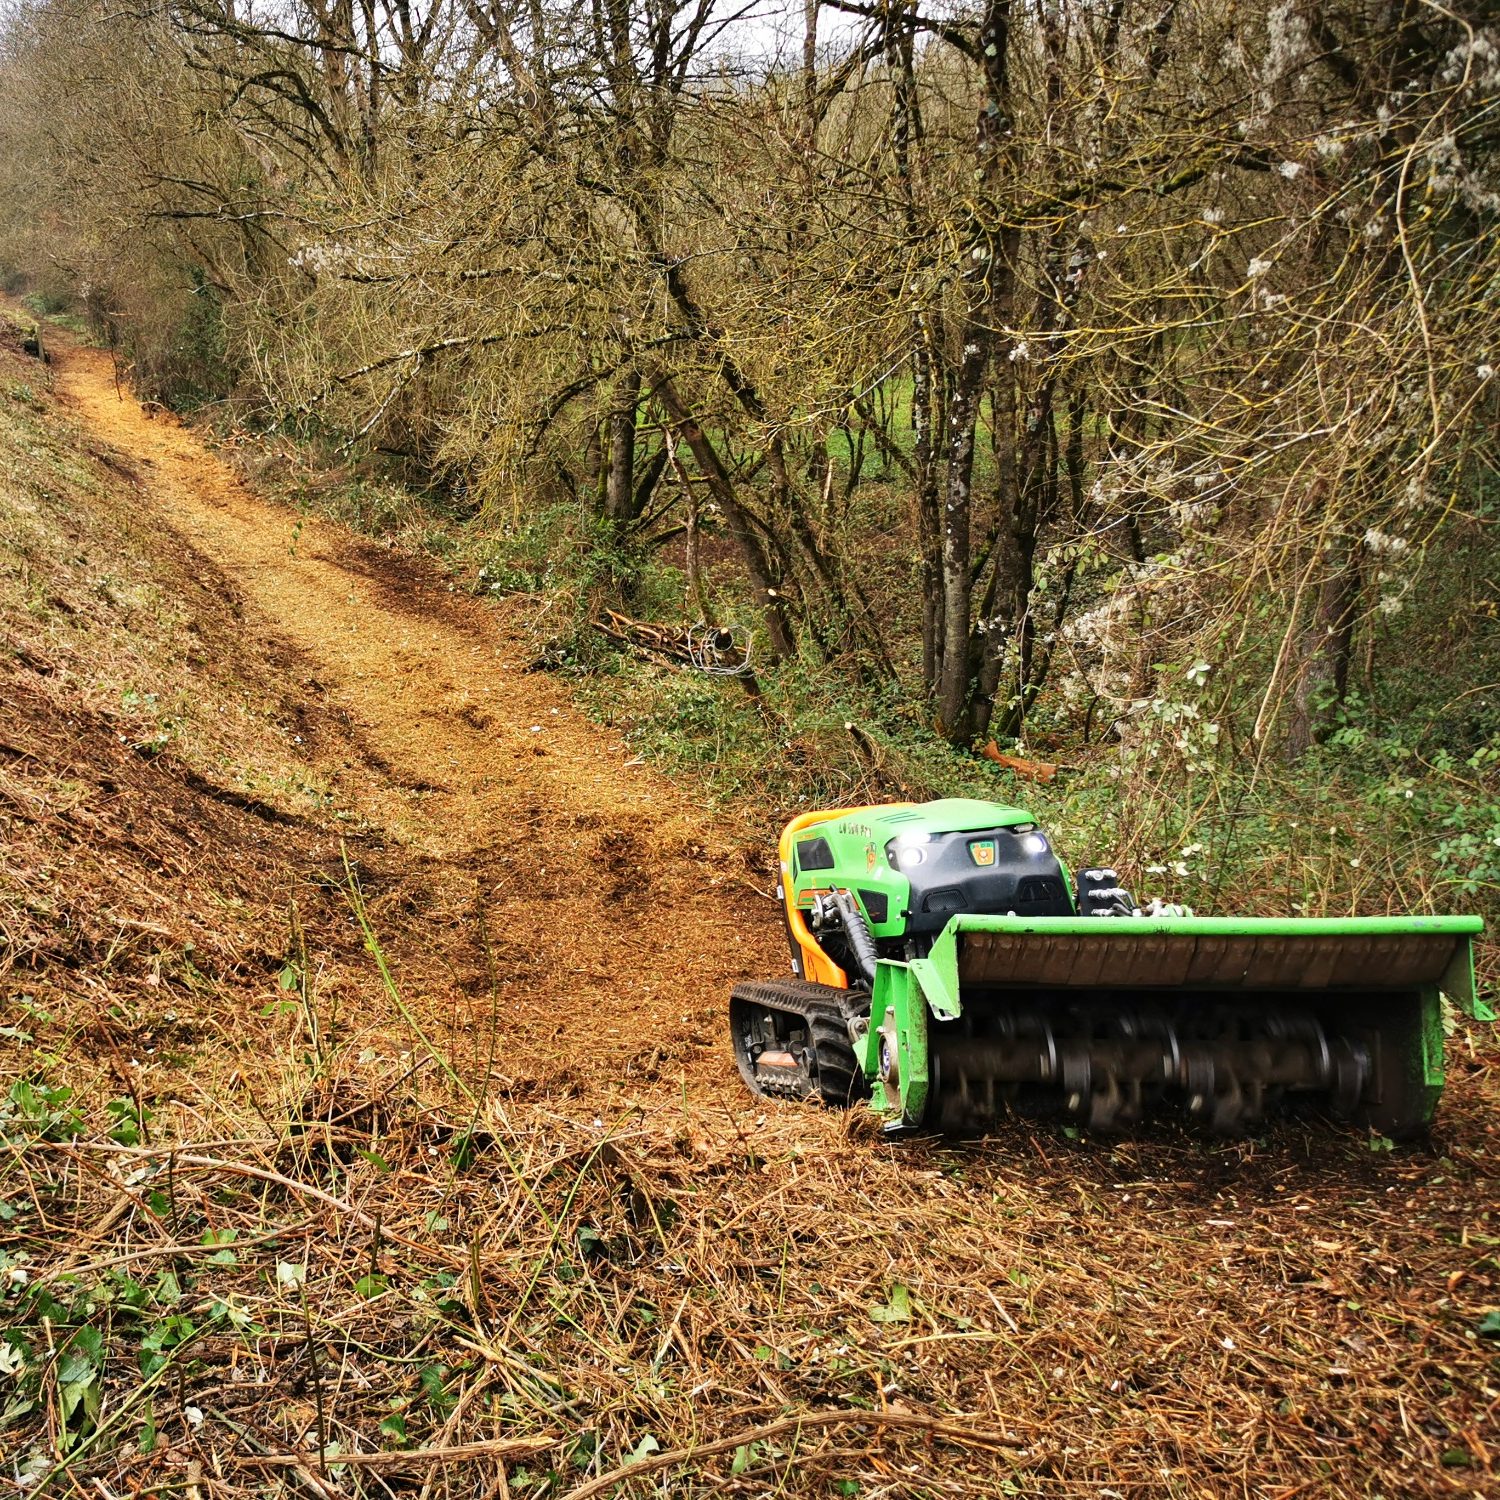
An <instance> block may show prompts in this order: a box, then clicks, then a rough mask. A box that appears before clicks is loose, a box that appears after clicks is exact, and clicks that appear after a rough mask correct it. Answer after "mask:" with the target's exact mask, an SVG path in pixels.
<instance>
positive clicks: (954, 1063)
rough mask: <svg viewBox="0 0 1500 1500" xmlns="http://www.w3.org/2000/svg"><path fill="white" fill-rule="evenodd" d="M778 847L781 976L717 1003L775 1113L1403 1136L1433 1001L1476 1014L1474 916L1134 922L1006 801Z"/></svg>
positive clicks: (1432, 1057)
mask: <svg viewBox="0 0 1500 1500" xmlns="http://www.w3.org/2000/svg"><path fill="white" fill-rule="evenodd" d="M779 853H780V861H781V885H780V889H779V893H778V894H779V895H780V896H781V898H782V901H783V904H784V914H785V918H786V927H787V936H788V941H789V944H790V947H791V957H792V972H793V975H794V977H793V978H791V979H780V980H763V981H758V982H748V983H744V984H740V985H737V986H736V987H735V989H734V991H733V994H732V996H731V999H730V1031H731V1036H732V1039H733V1044H734V1050H735V1058H736V1061H737V1063H738V1065H739V1069H740V1074H741V1076H742V1077H743V1078H744V1080H745V1082H746V1084H747V1085H748V1086H749V1087H750V1088H751V1089H752V1090H753V1091H754V1092H756V1093H758V1094H761V1095H763V1096H765V1097H767V1098H771V1099H778V1098H779V1099H789V1100H806V1099H814V1098H815V1099H819V1100H821V1101H822V1102H823V1103H825V1104H831V1105H845V1104H851V1103H854V1102H855V1101H857V1100H862V1099H868V1100H869V1101H870V1104H871V1106H872V1107H873V1108H874V1109H875V1110H876V1111H877V1112H878V1113H879V1114H880V1115H881V1117H882V1118H883V1120H884V1122H885V1124H886V1127H887V1128H888V1129H890V1130H892V1131H910V1130H916V1129H928V1130H939V1131H952V1132H959V1133H973V1132H982V1131H984V1130H986V1129H987V1128H989V1127H990V1126H991V1125H993V1124H994V1123H995V1122H996V1121H997V1120H998V1119H999V1118H1000V1117H1001V1116H1003V1115H1004V1114H1006V1113H1007V1112H1010V1111H1016V1112H1020V1113H1023V1114H1043V1115H1045V1114H1053V1115H1061V1116H1064V1117H1067V1118H1070V1119H1073V1120H1076V1121H1078V1122H1079V1123H1081V1124H1084V1125H1086V1126H1088V1127H1090V1128H1091V1129H1093V1130H1096V1131H1101V1132H1119V1131H1128V1130H1129V1129H1131V1128H1132V1127H1133V1126H1135V1125H1136V1124H1138V1123H1139V1122H1141V1121H1143V1120H1145V1119H1148V1118H1150V1117H1152V1116H1154V1115H1160V1114H1168V1115H1171V1114H1176V1115H1178V1116H1179V1117H1185V1118H1187V1119H1189V1120H1192V1121H1196V1122H1199V1123H1201V1124H1202V1125H1204V1126H1205V1127H1207V1128H1208V1129H1210V1130H1213V1131H1215V1132H1219V1133H1225V1134H1233V1133H1240V1132H1243V1131H1246V1130H1249V1129H1252V1128H1253V1127H1255V1126H1256V1125H1257V1124H1258V1123H1259V1122H1260V1121H1261V1120H1263V1119H1265V1118H1266V1117H1267V1116H1268V1115H1270V1114H1272V1113H1275V1112H1277V1111H1280V1110H1283V1109H1286V1108H1290V1107H1301V1108H1309V1109H1311V1110H1314V1111H1316V1112H1318V1113H1321V1114H1324V1115H1330V1116H1333V1117H1336V1118H1341V1119H1345V1120H1348V1121H1351V1122H1353V1123H1354V1124H1355V1125H1357V1126H1360V1127H1364V1128H1368V1129H1370V1130H1373V1131H1377V1132H1379V1133H1380V1134H1382V1135H1386V1136H1390V1137H1392V1138H1401V1137H1409V1136H1412V1135H1417V1134H1420V1133H1421V1132H1422V1131H1424V1130H1425V1129H1426V1128H1427V1126H1428V1125H1429V1124H1430V1123H1431V1121H1432V1118H1433V1113H1434V1111H1435V1110H1436V1108H1437V1103H1438V1099H1439V1096H1440V1095H1441V1094H1442V1091H1443V1081H1444V1073H1443V1037H1444V1024H1443V1010H1442V1005H1443V996H1445V995H1446V996H1447V997H1448V998H1449V999H1450V1000H1451V1001H1452V1002H1453V1003H1454V1004H1455V1005H1457V1006H1459V1007H1461V1008H1462V1009H1463V1010H1464V1011H1466V1012H1467V1014H1469V1015H1470V1016H1472V1017H1474V1018H1476V1019H1479V1020H1493V1019H1494V1015H1493V1013H1492V1012H1491V1011H1490V1010H1489V1009H1488V1007H1486V1006H1485V1005H1484V1004H1483V1003H1482V1002H1481V1001H1480V1000H1479V999H1478V997H1477V995H1476V993H1475V989H1474V970H1473V958H1472V952H1471V948H1472V941H1473V938H1474V936H1475V935H1476V934H1477V933H1479V932H1480V931H1482V930H1483V923H1482V922H1481V921H1480V919H1479V918H1478V917H1469V916H1446V917H1433V916H1413V917H1355V918H1285V919H1283V918H1276V917H1269V918H1267V917H1200V916H1195V915H1193V914H1191V913H1190V912H1187V911H1186V910H1185V909H1183V908H1179V907H1165V908H1162V907H1158V906H1153V907H1152V908H1151V909H1150V910H1147V911H1142V910H1141V909H1140V908H1138V907H1137V906H1136V905H1135V904H1134V902H1133V900H1132V899H1131V897H1130V895H1129V893H1128V892H1126V891H1124V890H1122V889H1121V888H1120V886H1119V883H1118V881H1117V879H1116V877H1115V874H1114V872H1113V871H1112V870H1109V869H1087V870H1082V871H1080V872H1079V873H1078V874H1077V875H1076V877H1075V875H1074V873H1073V871H1071V870H1070V869H1069V868H1068V866H1067V865H1066V864H1065V863H1064V862H1063V861H1062V860H1061V859H1060V858H1059V857H1058V855H1057V853H1056V851H1055V850H1054V849H1053V847H1052V844H1051V841H1050V839H1049V838H1048V837H1047V835H1046V834H1045V833H1044V832H1043V831H1042V830H1041V828H1040V827H1038V825H1037V822H1036V820H1035V819H1034V818H1033V817H1032V816H1031V815H1030V814H1029V813H1027V812H1025V811H1024V810H1023V809H1021V808H1016V807H1007V806H1004V805H1003V804H1000V803H994V802H980V801H971V800H967V799H958V798H950V799H945V800H942V801H937V802H928V803H923V804H912V803H887V804H883V805H880V806H875V807H857V808H844V809H836V810H831V811H826V812H814V813H805V814H803V815H802V816H800V817H798V818H796V819H794V820H793V821H792V822H791V823H790V824H789V825H788V826H787V828H786V830H785V832H784V833H783V834H782V837H781V843H780V850H779Z"/></svg>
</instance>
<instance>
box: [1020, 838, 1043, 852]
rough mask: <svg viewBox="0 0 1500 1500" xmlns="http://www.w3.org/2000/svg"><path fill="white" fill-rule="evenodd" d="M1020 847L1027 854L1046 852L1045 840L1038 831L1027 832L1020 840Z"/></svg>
mask: <svg viewBox="0 0 1500 1500" xmlns="http://www.w3.org/2000/svg"><path fill="white" fill-rule="evenodd" d="M1021 847H1022V848H1023V849H1024V850H1025V851H1026V852H1027V853H1028V854H1045V853H1046V852H1047V840H1046V839H1045V838H1043V837H1042V835H1041V834H1039V833H1028V834H1027V835H1026V837H1025V838H1024V839H1022V840H1021Z"/></svg>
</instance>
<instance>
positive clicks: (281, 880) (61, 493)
mask: <svg viewBox="0 0 1500 1500" xmlns="http://www.w3.org/2000/svg"><path fill="white" fill-rule="evenodd" d="M53 342H54V343H56V344H59V345H61V339H60V338H57V339H54V341H53ZM54 352H55V354H56V356H57V360H58V363H57V364H56V365H55V366H54V367H53V369H52V370H51V371H49V369H48V368H47V367H45V366H43V365H42V364H41V363H39V362H38V361H37V360H36V359H35V358H31V357H28V356H27V355H26V354H24V353H23V351H22V348H21V342H20V339H19V338H18V337H16V336H13V335H12V333H11V332H10V331H9V330H8V329H0V643H3V650H0V698H3V703H4V713H3V719H0V836H3V843H0V986H3V994H4V997H5V1001H6V1008H5V1014H4V1017H3V1029H0V1045H3V1048H4V1056H5V1063H6V1074H7V1077H8V1078H9V1079H10V1080H11V1081H10V1082H9V1083H8V1084H7V1085H6V1093H5V1098H4V1101H3V1102H0V1140H3V1150H4V1179H3V1199H0V1278H3V1279H4V1292H3V1296H4V1307H5V1312H6V1317H5V1319H4V1324H5V1331H4V1332H3V1333H0V1450H3V1461H4V1467H5V1471H6V1474H7V1477H8V1478H10V1479H12V1480H13V1481H15V1482H16V1483H18V1484H19V1485H20V1486H21V1487H22V1489H23V1490H24V1491H26V1492H27V1493H30V1494H64V1493H67V1494H76V1495H81V1494H85V1493H87V1494H89V1495H98V1496H102V1497H107V1500H114V1497H116V1496H123V1495H126V1494H131V1495H148V1494H150V1495H167V1494H184V1495H187V1496H189V1497H191V1500H202V1497H205V1496H212V1497H229V1496H234V1495H249V1494H262V1493H265V1494H281V1493H288V1494H290V1493H295V1494H298V1495H303V1496H313V1497H318V1500H326V1497H329V1496H353V1495H366V1494H368V1495H372V1496H373V1495H384V1496H391V1495H394V1494H397V1493H399V1492H403V1491H405V1492H412V1493H419V1494H421V1495H422V1496H423V1497H427V1496H435V1495H440V1494H462V1495H479V1494H483V1495H486V1496H492V1495H493V1496H502V1497H503V1496H514V1497H517V1500H520V1497H527V1500H533V1497H542V1496H570V1497H572V1500H582V1497H584V1496H594V1495H599V1496H607V1495H611V1494H613V1495H617V1496H620V1497H627V1496H644V1495H648V1494H670V1495H674V1496H690V1495H699V1494H709V1493H716V1494H741V1495H767V1494H771V1493H785V1494H797V1495H827V1496H856V1495H857V1496H864V1497H875V1496H901V1497H918V1496H921V1497H941V1496H951V1495H985V1496H992V1495H1004V1494H1016V1495H1058V1496H1062V1495H1067V1496H1076V1495H1101V1496H1109V1497H1116V1500H1118V1497H1135V1496H1147V1495H1151V1496H1158V1495H1182V1496H1190V1495H1191V1496H1227V1495H1243V1496H1257V1497H1273V1496H1286V1497H1290V1496H1293V1495H1297V1496H1319V1495H1322V1496H1340V1497H1343V1496H1356V1495H1357V1496H1369V1497H1373V1496H1376V1495H1383V1496H1387V1497H1395V1496H1405V1495H1454V1496H1457V1495H1474V1496H1480V1495H1485V1494H1493V1493H1494V1488H1495V1484H1496V1471H1497V1469H1500V1438H1497V1437H1496V1433H1497V1431H1500V1424H1497V1421H1496V1416H1497V1413H1500V1369H1497V1355H1500V1271H1497V1265H1496V1262H1497V1259H1500V1213H1497V1211H1496V1208H1495V1204H1496V1200H1497V1191H1496V1190H1497V1185H1500V1170H1497V1167H1500V1163H1497V1153H1500V1128H1497V1118H1500V1117H1497V1112H1496V1105H1497V1103H1500V1069H1497V1051H1496V1048H1495V1045H1494V1042H1493V1040H1492V1039H1491V1038H1490V1037H1489V1036H1488V1035H1487V1034H1486V1033H1485V1032H1484V1031H1483V1030H1482V1029H1480V1028H1477V1027H1475V1028H1467V1029H1466V1028H1465V1027H1463V1026H1462V1025H1460V1027H1459V1029H1458V1031H1457V1032H1456V1034H1455V1035H1454V1036H1453V1037H1452V1039H1451V1044H1450V1045H1451V1049H1452V1057H1453V1067H1452V1076H1451V1080H1450V1085H1449V1089H1448V1093H1447V1095H1446V1096H1445V1099H1444V1103H1443V1108H1442V1112H1441V1116H1440V1120H1439V1124H1438V1128H1437V1131H1436V1133H1435V1136H1434V1138H1433V1141H1432V1143H1431V1146H1430V1148H1423V1149H1401V1150H1394V1151H1392V1150H1386V1149H1381V1148H1382V1147H1384V1146H1385V1145H1386V1144H1387V1143H1384V1142H1381V1141H1379V1140H1376V1141H1373V1142H1371V1141H1367V1140H1365V1139H1362V1138H1354V1137H1351V1136H1350V1135H1348V1134H1341V1133H1339V1132H1338V1131H1336V1130H1334V1129H1331V1128H1329V1127H1324V1126H1317V1125H1288V1126H1284V1127H1282V1128H1280V1129H1279V1130H1278V1131H1276V1132H1274V1133H1270V1134H1267V1135H1264V1136H1262V1137H1260V1138H1257V1139H1254V1140H1247V1141H1239V1142H1234V1143H1229V1144H1226V1143H1223V1142H1215V1141H1211V1140H1205V1139H1202V1138H1196V1137H1188V1136H1183V1135H1176V1134H1165V1133H1158V1134H1153V1135H1149V1136H1147V1137H1145V1138H1143V1139H1139V1140H1134V1141H1129V1142H1110V1141H1100V1140H1087V1139H1077V1138H1074V1137H1073V1136H1071V1135H1070V1134H1069V1133H1068V1132H1066V1131H1061V1130H1055V1129H1052V1128H1050V1127H1030V1126H1026V1125H1022V1124H1019V1123H1018V1124H1015V1125H1012V1126H1009V1127H1007V1128H1006V1129H1004V1130H1003V1131H1001V1132H1000V1133H999V1134H998V1135H997V1136H995V1137H992V1138H990V1139H987V1140H985V1141H982V1142H968V1143H963V1142H950V1143H939V1142H936V1141H925V1140H913V1141H903V1142H894V1143H893V1142H887V1141H885V1140H883V1139H881V1138H880V1136H879V1134H878V1132H876V1131H875V1130H874V1129H873V1128H872V1127H871V1126H870V1125H869V1124H868V1122H866V1121H865V1120H864V1119H863V1118H862V1117H860V1116H858V1115H850V1116H844V1115H840V1114H837V1113H834V1112H824V1111H819V1110H816V1109H811V1108H809V1109H806V1110H802V1109H797V1108H792V1107H787V1108H769V1107H765V1106H763V1105H761V1104H759V1103H757V1102H756V1101H753V1100H751V1099H750V1098H749V1097H748V1096H746V1095H745V1094H744V1093H743V1092H742V1090H741V1088H740V1086H739V1083H738V1081H737V1079H736V1076H735V1070H734V1066H733V1063H732V1060H731V1057H730V1053H729V1049H728V1045H727V1041H726V1040H725V1038H724V1037H723V1035H722V1033H723V1030H724V1023H723V1014H724V1007H725V999H726V994H727V989H728V985H729V983H730V982H731V980H732V979H734V978H737V977H741V976H748V975H753V974H757V973H776V972H779V968H780V965H781V963H782V962H784V959H783V957H782V950H781V947H780V941H779V937H778V934H777V932H776V917H775V911H774V907H773V906H772V904H771V903H770V902H769V901H768V900H766V899H763V898H764V896H765V893H766V892H767V891H768V890H769V889H770V887H771V886H772V885H773V884H774V880H775V874H774V870H773V869H772V867H771V865H770V862H769V847H770V843H771V836H772V832H773V826H774V822H775V818H776V816H777V814H778V812H779V811H780V810H778V809H774V808H745V809H742V810H741V811H740V812H739V813H737V814H735V815H734V816H735V818H737V819H738V821H726V815H725V814H723V813H714V814H713V815H712V816H710V815H709V814H707V813H705V812H703V811H702V807H701V803H700V799H699V796H698V794H697V793H695V791H694V788H693V787H692V786H691V785H687V784H673V783H670V782H668V781H666V780H664V779H662V778H660V777H658V776H656V775H655V774H654V773H653V772H651V771H650V769H649V768H646V767H641V766H639V765H636V764H632V763H631V761H630V758H629V757H628V755H627V753H626V752H624V751H622V750H621V749H620V747H619V746H618V744H616V743H615V742H614V741H613V740H612V739H611V738H610V737H609V736H607V735H605V734H603V733H601V732H600V731H598V730H595V729H591V728H590V727H589V726H588V725H587V724H586V723H585V722H584V721H583V719H582V717H581V715H579V714H578V713H577V711H576V710H575V709H574V708H573V707H572V705H571V704H570V702H569V700H568V699H567V698H566V696H565V695H564V693H563V690H562V689H561V688H560V687H559V686H558V685H557V684H556V683H554V682H552V681H551V680H549V679H547V678H545V677H541V676H537V675H528V674H525V673H524V672H522V671H521V670H520V668H521V666H522V665H524V661H525V657H526V652H525V650H524V648H523V646H522V645H521V643H520V640H519V638H518V637H517V636H516V635H515V633H514V632H515V623H514V621H513V620H511V619H510V618H508V617H507V616H506V615H505V614H504V613H503V612H502V611H500V610H498V609H491V608H489V607H486V606H483V605H480V604H477V603H475V602H473V601H469V600H464V599H462V598H461V597H459V596H455V595H453V594H451V593H449V592H448V591H447V590H445V589H444V588H443V586H442V585H441V583H439V582H436V581H434V580H433V579H431V578H429V577H428V575H427V573H426V572H425V570H424V568H423V566H421V565H419V564H417V563H415V562H413V561H411V560H409V559H403V558H401V557H400V556H398V555H395V554H393V553H392V552H389V551H387V550H386V549H383V548H379V547H373V546H369V545H366V544H359V543H356V542H355V541H354V540H353V539H351V538H350V537H349V536H347V535H345V534H344V533H342V532H340V531H339V530H337V529H336V528H334V527H331V526H328V525H326V524H319V523H313V522H310V521H308V522H306V523H304V522H303V521H301V520H299V518H298V517H297V516H296V515H294V514H293V513H290V512H288V511H284V510H278V509H275V508H273V507H269V506H266V505H264V504H262V503H260V502H258V501H257V500H256V499H255V498H254V497H253V496H252V495H250V494H249V493H248V492H247V491H245V490H244V489H243V488H241V487H240V486H239V485H238V484H237V483H236V482H235V481H233V480H232V479H231V478H230V477H229V476H228V474H227V473H226V472H225V471H223V470H222V469H221V468H220V467H219V466H218V463H217V461H216V460H215V458H214V457H213V455H212V454H211V453H209V452H208V451H206V450H205V449H204V448H203V447H202V446H201V445H200V444H199V443H198V442H197V440H196V439H195V438H194V437H193V436H192V435H191V434H190V433H189V432H187V431H186V430H185V429H182V428H180V427H178V426H177V425H176V424H175V422H173V421H172V420H171V419H170V418H168V417H166V416H164V415H163V416H159V417H157V418H156V419H155V420H154V421H148V420H147V418H146V416H145V415H143V413H142V412H141V411H140V409H139V408H138V407H136V406H135V405H134V404H133V403H131V402H129V401H128V400H121V399H119V398H118V397H117V396H116V394H115V391H114V388H113V384H112V381H111V378H110V370H109V362H108V359H107V357H104V356H100V355H97V354H96V353H91V352H89V351H86V350H74V349H72V348H71V347H70V346H63V347H58V348H57V349H56V350H55V351H54ZM54 380H55V381H56V383H57V388H56V389H54V384H53V383H54Z"/></svg>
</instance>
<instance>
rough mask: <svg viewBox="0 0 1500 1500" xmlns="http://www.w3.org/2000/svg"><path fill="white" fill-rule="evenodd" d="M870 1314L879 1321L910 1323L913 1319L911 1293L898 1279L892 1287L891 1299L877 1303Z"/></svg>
mask: <svg viewBox="0 0 1500 1500" xmlns="http://www.w3.org/2000/svg"><path fill="white" fill-rule="evenodd" d="M870 1316H871V1317H872V1318H873V1319H874V1320H875V1321H876V1322H877V1323H909V1322H910V1321H911V1293H910V1292H908V1291H907V1289H906V1288H905V1287H904V1286H902V1285H901V1283H900V1282H899V1281H898V1282H897V1283H896V1284H895V1286H893V1287H892V1288H891V1300H890V1301H889V1302H885V1303H878V1302H877V1303H876V1304H875V1305H874V1306H873V1307H872V1308H871V1309H870Z"/></svg>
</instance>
